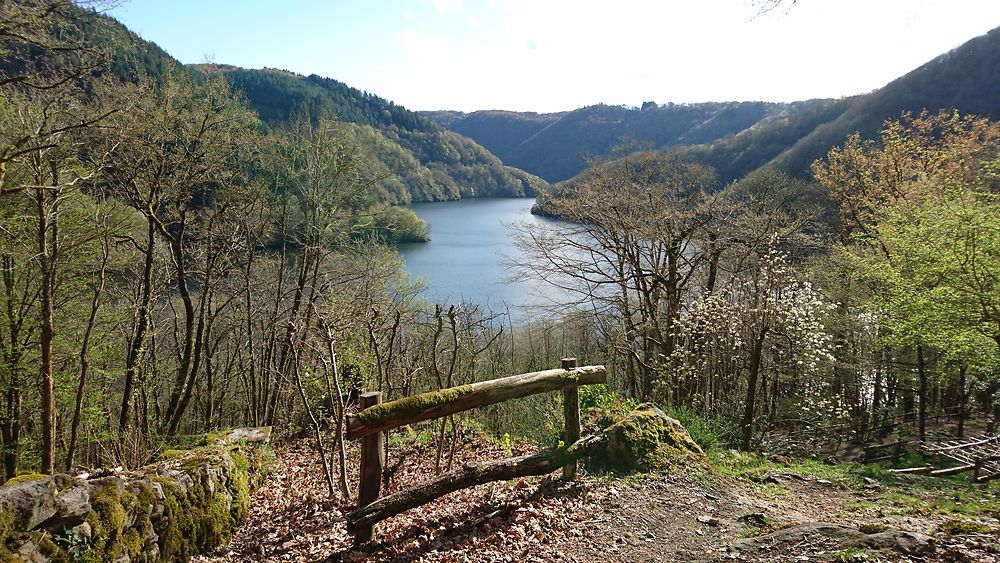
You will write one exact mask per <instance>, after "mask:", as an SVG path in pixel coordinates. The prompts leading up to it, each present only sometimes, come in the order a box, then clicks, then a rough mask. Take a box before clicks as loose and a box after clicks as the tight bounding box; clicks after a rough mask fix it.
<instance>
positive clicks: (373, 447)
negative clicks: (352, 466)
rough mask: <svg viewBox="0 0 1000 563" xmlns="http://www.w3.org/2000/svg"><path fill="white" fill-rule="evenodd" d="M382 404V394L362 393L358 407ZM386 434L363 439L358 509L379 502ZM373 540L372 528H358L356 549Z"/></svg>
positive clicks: (377, 392) (377, 433) (375, 392)
mask: <svg viewBox="0 0 1000 563" xmlns="http://www.w3.org/2000/svg"><path fill="white" fill-rule="evenodd" d="M381 402H382V392H381V391H372V392H370V393H362V394H361V396H360V397H358V406H359V408H360V409H361V410H364V409H366V408H368V407H370V406H373V405H377V404H379V403H381ZM384 442H385V433H384V432H376V433H374V434H371V435H369V436H365V437H364V438H362V439H361V482H360V483H359V484H358V507H362V506H367V505H369V504H371V503H373V502H375V501H376V500H378V494H379V491H380V490H381V489H382V468H383V467H384V466H385V449H384ZM371 539H372V526H365V527H361V528H358V530H357V531H356V532H355V534H354V545H355V547H357V546H360V545H362V544H365V543H368V542H369V541H371Z"/></svg>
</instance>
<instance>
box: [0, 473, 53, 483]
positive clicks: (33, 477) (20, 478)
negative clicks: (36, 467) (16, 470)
mask: <svg viewBox="0 0 1000 563" xmlns="http://www.w3.org/2000/svg"><path fill="white" fill-rule="evenodd" d="M48 478H49V476H48V475H46V474H44V473H22V474H20V475H17V476H16V477H11V478H10V479H7V482H6V483H4V485H18V484H20V483H27V482H29V481H39V480H41V479H48Z"/></svg>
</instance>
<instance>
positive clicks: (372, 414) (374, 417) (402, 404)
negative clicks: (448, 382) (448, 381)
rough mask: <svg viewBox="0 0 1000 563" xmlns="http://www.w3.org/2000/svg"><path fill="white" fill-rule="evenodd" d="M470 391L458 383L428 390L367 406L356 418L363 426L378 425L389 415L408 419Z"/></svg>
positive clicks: (468, 386)
mask: <svg viewBox="0 0 1000 563" xmlns="http://www.w3.org/2000/svg"><path fill="white" fill-rule="evenodd" d="M471 392H472V387H471V386H470V385H459V386H458V387H449V388H447V389H441V390H440V391H428V392H427V393H420V394H419V395H413V396H412V397H406V398H403V399H397V400H395V401H390V402H388V403H380V404H378V405H374V406H371V407H368V408H367V409H365V410H363V411H361V412H359V413H358V414H357V419H358V421H359V422H361V423H362V424H364V425H365V426H379V425H381V424H382V423H383V422H385V421H386V420H387V419H388V418H389V417H390V416H393V417H394V418H398V419H408V418H410V417H413V416H416V415H418V414H420V413H422V412H424V411H425V410H427V409H429V408H432V407H436V406H438V405H443V404H447V403H450V402H451V401H454V400H456V399H458V398H459V397H461V396H463V395H467V394H469V393H471Z"/></svg>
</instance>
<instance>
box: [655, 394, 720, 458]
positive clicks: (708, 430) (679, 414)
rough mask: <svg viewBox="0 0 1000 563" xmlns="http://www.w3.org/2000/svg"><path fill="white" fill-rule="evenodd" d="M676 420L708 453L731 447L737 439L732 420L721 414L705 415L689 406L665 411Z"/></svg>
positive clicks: (680, 406)
mask: <svg viewBox="0 0 1000 563" xmlns="http://www.w3.org/2000/svg"><path fill="white" fill-rule="evenodd" d="M664 412H666V414H667V415H668V416H671V417H673V418H676V419H677V420H678V422H680V423H681V425H682V426H683V427H684V429H685V430H687V431H688V434H690V435H691V438H692V439H693V440H694V441H695V442H697V443H698V445H699V446H701V449H703V450H705V451H706V452H712V451H717V450H720V449H723V448H728V447H731V446H732V445H733V444H735V442H736V439H737V428H736V426H735V425H734V423H733V421H732V420H731V419H727V418H726V417H724V416H722V415H721V414H711V415H705V414H703V413H700V412H698V411H697V409H694V408H692V407H689V406H684V405H678V406H675V407H672V408H666V409H664Z"/></svg>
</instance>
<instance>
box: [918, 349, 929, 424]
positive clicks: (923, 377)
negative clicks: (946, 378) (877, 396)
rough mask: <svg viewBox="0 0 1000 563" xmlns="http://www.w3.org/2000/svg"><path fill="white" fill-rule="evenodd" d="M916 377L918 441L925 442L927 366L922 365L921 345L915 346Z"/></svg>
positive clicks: (922, 352) (922, 353)
mask: <svg viewBox="0 0 1000 563" xmlns="http://www.w3.org/2000/svg"><path fill="white" fill-rule="evenodd" d="M917 377H919V378H920V391H919V399H920V411H919V414H918V416H919V422H918V424H919V428H920V441H921V442H923V441H925V439H926V437H927V366H926V365H924V347H923V346H922V345H918V346H917Z"/></svg>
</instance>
